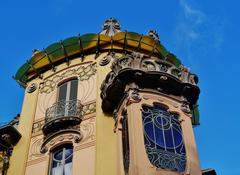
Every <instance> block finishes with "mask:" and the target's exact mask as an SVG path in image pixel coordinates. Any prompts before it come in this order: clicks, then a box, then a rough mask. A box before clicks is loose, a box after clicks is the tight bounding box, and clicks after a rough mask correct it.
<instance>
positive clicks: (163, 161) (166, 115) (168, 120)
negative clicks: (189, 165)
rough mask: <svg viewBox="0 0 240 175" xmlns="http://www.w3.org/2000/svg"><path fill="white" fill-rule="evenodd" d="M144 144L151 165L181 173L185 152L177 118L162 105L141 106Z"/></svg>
mask: <svg viewBox="0 0 240 175" xmlns="http://www.w3.org/2000/svg"><path fill="white" fill-rule="evenodd" d="M142 119H143V129H144V143H145V148H146V152H147V155H148V158H149V161H150V162H151V164H153V165H154V166H155V167H157V168H160V169H167V170H171V171H176V172H183V171H184V170H185V167H186V151H185V145H184V141H183V136H182V128H181V124H180V121H179V119H178V116H177V115H176V114H172V113H170V112H168V111H167V108H165V107H164V106H162V105H158V104H155V105H154V106H153V107H150V106H143V111H142Z"/></svg>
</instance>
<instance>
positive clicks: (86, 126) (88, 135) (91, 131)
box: [80, 117, 96, 144]
mask: <svg viewBox="0 0 240 175" xmlns="http://www.w3.org/2000/svg"><path fill="white" fill-rule="evenodd" d="M95 120H96V119H95V117H93V118H90V119H88V120H86V121H83V122H82V123H81V125H80V130H81V133H82V136H83V138H82V140H81V143H80V144H83V143H85V142H89V141H93V140H95V138H96V129H95V122H96V121H95Z"/></svg>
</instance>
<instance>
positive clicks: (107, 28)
mask: <svg viewBox="0 0 240 175" xmlns="http://www.w3.org/2000/svg"><path fill="white" fill-rule="evenodd" d="M119 32H121V26H120V24H119V22H118V21H117V20H116V19H115V18H109V19H107V20H106V21H105V22H104V24H103V27H102V32H101V33H100V34H104V35H109V36H113V35H115V34H116V33H119Z"/></svg>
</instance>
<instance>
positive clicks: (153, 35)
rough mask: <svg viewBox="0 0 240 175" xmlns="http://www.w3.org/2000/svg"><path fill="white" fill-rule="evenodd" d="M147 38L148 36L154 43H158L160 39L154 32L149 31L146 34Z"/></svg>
mask: <svg viewBox="0 0 240 175" xmlns="http://www.w3.org/2000/svg"><path fill="white" fill-rule="evenodd" d="M147 36H150V37H151V38H153V39H154V40H155V41H157V42H160V39H159V36H158V33H157V31H156V30H149V31H148V33H147Z"/></svg>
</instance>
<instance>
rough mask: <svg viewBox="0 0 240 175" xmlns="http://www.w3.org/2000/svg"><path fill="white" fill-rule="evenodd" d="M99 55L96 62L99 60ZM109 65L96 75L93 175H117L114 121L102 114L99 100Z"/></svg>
mask: <svg viewBox="0 0 240 175" xmlns="http://www.w3.org/2000/svg"><path fill="white" fill-rule="evenodd" d="M105 55H106V54H103V55H101V56H100V57H99V58H98V60H101V58H102V57H103V56H105ZM110 66H111V63H109V64H108V65H106V66H99V64H98V74H97V101H96V103H97V111H96V113H97V114H96V115H97V122H96V125H97V126H96V127H97V128H96V129H97V138H96V140H97V143H96V167H95V175H115V174H117V159H118V157H117V156H116V155H117V137H116V134H115V133H114V132H113V130H114V123H115V122H114V119H113V118H112V116H107V115H106V114H104V113H103V111H102V108H101V104H102V100H101V98H100V93H101V91H100V87H101V84H102V82H103V80H104V79H105V77H106V75H107V73H108V72H110V70H111V69H110Z"/></svg>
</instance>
